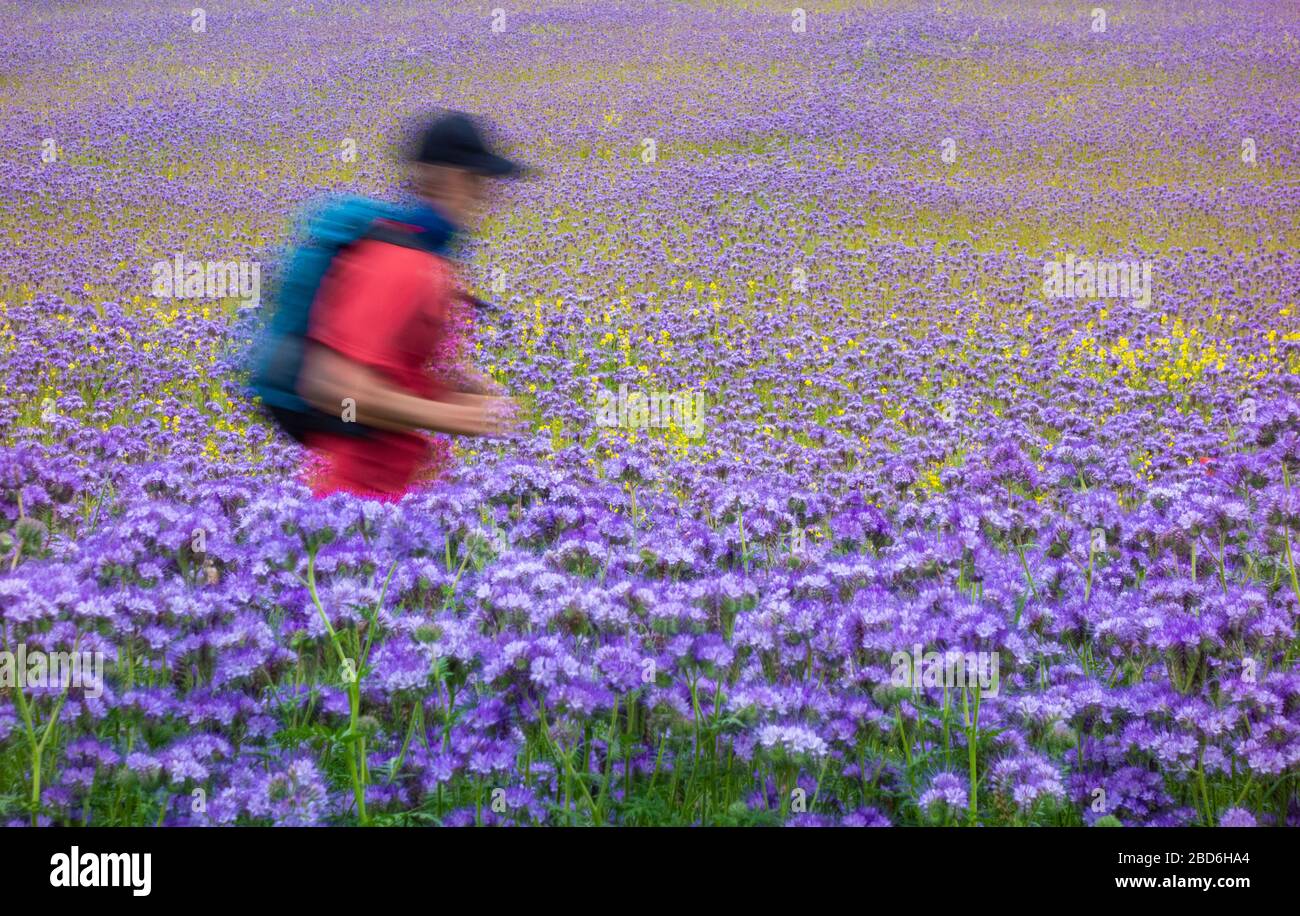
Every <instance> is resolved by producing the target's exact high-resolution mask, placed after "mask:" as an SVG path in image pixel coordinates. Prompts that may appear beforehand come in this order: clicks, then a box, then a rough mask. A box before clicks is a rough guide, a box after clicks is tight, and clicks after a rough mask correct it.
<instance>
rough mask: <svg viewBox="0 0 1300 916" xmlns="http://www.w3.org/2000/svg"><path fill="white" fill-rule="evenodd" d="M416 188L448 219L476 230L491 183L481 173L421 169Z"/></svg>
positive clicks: (437, 167)
mask: <svg viewBox="0 0 1300 916" xmlns="http://www.w3.org/2000/svg"><path fill="white" fill-rule="evenodd" d="M415 189H416V193H418V194H419V195H420V196H421V197H423V198H425V199H426V200H428V201H430V202H431V203H433V204H435V205H436V206H437V207H439V208H440V209H441V210H442V211H443V213H445V214H446V216H447V218H448V219H450V220H451V221H452V222H454V223H455V224H456V225H458V226H460V227H461V228H462V229H465V230H467V231H468V230H473V229H474V228H475V227H476V226H477V225H478V221H479V219H480V218H481V217H482V213H483V207H484V205H485V204H486V203H487V197H488V180H487V179H486V178H484V177H483V176H482V175H479V174H478V173H477V172H471V171H470V170H469V169H460V168H455V167H453V166H445V165H420V166H417V170H416V176H415Z"/></svg>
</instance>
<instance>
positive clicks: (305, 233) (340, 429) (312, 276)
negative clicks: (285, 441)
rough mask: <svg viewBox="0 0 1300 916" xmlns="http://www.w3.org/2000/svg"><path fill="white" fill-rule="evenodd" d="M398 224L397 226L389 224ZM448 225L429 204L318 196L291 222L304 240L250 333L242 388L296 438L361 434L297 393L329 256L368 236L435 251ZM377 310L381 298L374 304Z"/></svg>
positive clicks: (447, 235)
mask: <svg viewBox="0 0 1300 916" xmlns="http://www.w3.org/2000/svg"><path fill="white" fill-rule="evenodd" d="M395 223H397V224H402V225H394V224H395ZM454 232H455V227H453V226H452V224H451V223H449V222H448V221H447V220H446V219H445V218H444V217H443V216H442V215H441V214H439V213H438V212H437V211H435V210H433V209H432V208H430V207H427V206H422V205H416V206H399V205H396V204H389V203H384V202H382V201H377V200H371V199H369V198H365V197H357V196H338V197H330V198H326V199H325V200H324V201H323V202H322V203H318V204H317V205H316V206H314V207H312V208H310V209H309V210H308V212H307V214H306V217H305V218H304V219H303V221H302V223H301V225H300V228H299V235H298V237H299V238H302V239H305V241H304V242H303V243H302V244H301V245H300V246H299V247H298V248H297V249H296V250H295V251H294V252H293V254H292V255H291V257H290V259H289V262H288V268H287V270H286V271H285V273H284V277H283V280H282V282H281V284H280V287H279V289H278V291H277V292H276V294H275V311H274V313H273V314H272V316H271V318H270V320H269V321H268V322H267V323H266V324H264V325H263V327H262V328H261V330H260V332H259V333H258V334H257V335H256V337H255V338H254V342H253V346H252V348H251V349H250V351H249V354H248V356H247V366H248V369H249V390H250V393H251V394H254V395H256V396H257V397H258V398H260V399H261V403H262V409H263V411H264V412H265V413H266V414H267V416H268V417H270V419H271V420H273V421H274V422H275V423H276V425H277V426H279V427H280V428H281V429H282V430H284V431H285V432H286V433H288V434H289V435H290V436H292V437H293V438H294V439H295V440H296V441H298V442H302V441H303V440H304V439H305V437H306V436H307V434H308V433H312V432H327V433H337V434H342V435H347V436H364V435H367V434H369V432H370V430H369V429H368V428H367V427H365V426H363V425H362V424H360V423H347V422H344V420H343V419H342V417H341V415H339V414H329V413H325V412H324V411H321V410H318V409H316V408H315V407H313V406H312V405H311V404H308V403H307V402H306V401H305V400H303V398H302V397H301V396H300V395H299V394H298V377H299V375H300V374H301V372H302V363H303V355H304V352H305V349H306V337H307V330H308V326H309V324H310V322H311V310H312V305H313V303H314V302H315V300H316V293H317V290H318V289H319V287H320V284H321V281H322V280H323V279H324V278H325V274H326V272H327V271H328V270H329V267H330V264H331V263H332V262H333V260H334V257H335V256H336V255H337V254H338V253H339V252H341V251H342V250H343V249H344V248H346V247H347V246H349V245H351V244H353V243H355V242H358V241H360V240H362V239H376V240H379V241H384V242H388V243H391V244H394V245H401V246H403V247H406V248H416V249H420V250H423V251H427V252H429V253H430V254H434V255H439V256H442V255H444V254H445V253H446V251H447V247H448V245H449V243H450V242H451V240H452V236H453V235H454ZM375 305H376V308H382V307H383V303H376V304H375Z"/></svg>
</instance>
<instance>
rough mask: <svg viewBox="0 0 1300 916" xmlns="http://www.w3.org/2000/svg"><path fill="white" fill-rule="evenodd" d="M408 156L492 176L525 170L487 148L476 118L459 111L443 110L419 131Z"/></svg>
mask: <svg viewBox="0 0 1300 916" xmlns="http://www.w3.org/2000/svg"><path fill="white" fill-rule="evenodd" d="M409 158H410V159H411V160H412V161H414V162H421V163H428V164H430V165H450V166H456V167H458V168H462V169H469V170H471V171H474V172H478V173H479V174H480V175H489V176H493V177H505V176H517V175H521V174H523V173H524V171H525V170H524V168H523V166H521V165H520V164H519V163H517V162H514V161H512V160H510V159H507V158H505V157H504V156H498V155H497V154H496V153H494V152H492V151H491V150H490V149H488V145H487V143H486V141H485V140H484V138H483V134H482V132H481V131H480V130H479V129H478V127H477V126H476V125H475V124H474V120H473V118H471V117H470V116H469V115H467V114H465V113H464V112H460V111H446V112H442V113H441V114H439V115H437V116H436V117H435V118H434V119H433V120H432V121H431V122H429V123H428V124H427V126H425V127H424V129H423V130H421V131H419V132H418V134H417V136H416V140H415V143H414V144H413V146H412V149H411V153H410V156H409Z"/></svg>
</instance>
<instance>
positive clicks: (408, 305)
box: [307, 239, 455, 499]
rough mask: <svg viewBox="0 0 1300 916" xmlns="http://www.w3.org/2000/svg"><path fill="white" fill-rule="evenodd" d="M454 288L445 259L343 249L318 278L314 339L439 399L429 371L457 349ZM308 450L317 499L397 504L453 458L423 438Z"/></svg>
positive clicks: (379, 437) (399, 436) (387, 436)
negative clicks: (332, 496) (333, 496)
mask: <svg viewBox="0 0 1300 916" xmlns="http://www.w3.org/2000/svg"><path fill="white" fill-rule="evenodd" d="M454 289H455V281H454V277H453V276H452V271H451V269H450V266H449V265H448V264H447V262H446V261H444V260H442V259H441V258H437V257H434V256H432V255H430V254H428V253H427V252H424V251H419V250H416V249H413V248H403V247H401V246H399V245H392V244H389V243H387V242H382V241H378V240H374V239H365V240H362V241H360V242H357V243H356V244H354V245H351V246H349V247H348V248H346V249H344V250H343V251H342V252H340V253H339V254H338V255H337V256H336V257H335V258H334V261H333V263H332V264H331V265H330V268H329V270H328V272H327V273H326V274H325V277H324V279H323V280H322V281H321V285H320V289H319V290H318V292H317V294H316V302H315V303H314V304H313V305H312V310H311V322H310V325H309V327H308V331H307V339H308V340H312V341H315V342H316V343H319V344H323V345H324V346H327V347H329V348H330V349H332V350H335V351H336V352H338V353H339V354H341V355H343V356H345V357H347V358H348V359H351V360H354V361H356V362H358V363H361V364H363V365H365V366H367V367H369V368H370V369H372V370H374V371H375V372H377V373H379V374H380V375H382V376H383V377H384V378H385V379H387V380H388V381H389V382H391V383H392V384H393V386H394V387H396V388H400V389H402V390H403V391H407V392H410V393H411V394H414V395H417V396H419V397H422V398H435V397H437V395H438V394H439V393H440V392H442V391H444V390H445V389H444V388H443V387H442V386H441V385H440V384H439V383H438V381H437V379H436V377H435V376H434V375H433V374H432V373H431V372H430V368H429V367H430V363H431V362H434V361H437V362H441V361H442V359H440V357H441V358H444V359H445V358H446V357H448V356H450V355H451V351H452V350H454V339H452V334H451V333H450V329H451V304H452V299H453V290H454ZM307 445H308V447H309V448H311V450H312V451H313V453H314V455H315V458H316V462H315V463H316V467H315V468H312V469H311V471H310V476H311V478H312V479H311V481H310V483H311V487H312V490H313V491H314V492H315V493H316V495H317V496H323V495H325V494H328V493H333V492H335V491H338V490H347V491H348V492H351V493H356V494H357V495H359V496H368V497H372V498H378V499H398V498H400V497H401V496H402V494H403V493H405V492H406V491H407V489H408V488H409V487H410V485H411V484H412V482H413V481H414V480H415V479H416V477H417V476H426V477H428V476H436V474H437V473H438V472H439V471H440V470H441V467H430V465H431V463H432V462H434V459H435V457H436V456H437V457H443V458H445V455H446V451H447V449H446V448H445V446H444V447H443V448H441V449H437V450H435V449H433V448H431V443H430V440H429V438H428V437H426V436H425V435H423V434H420V433H415V432H410V433H399V432H390V431H387V430H371V431H370V434H369V435H368V436H339V435H333V434H327V433H317V434H313V435H310V436H308V438H307ZM439 453H441V455H439ZM421 471H424V472H425V473H424V474H423V475H421Z"/></svg>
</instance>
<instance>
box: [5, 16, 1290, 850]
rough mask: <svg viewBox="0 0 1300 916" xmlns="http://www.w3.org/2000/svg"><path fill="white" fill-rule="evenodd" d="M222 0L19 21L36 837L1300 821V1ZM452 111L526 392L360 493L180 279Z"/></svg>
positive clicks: (12, 658)
mask: <svg viewBox="0 0 1300 916" xmlns="http://www.w3.org/2000/svg"><path fill="white" fill-rule="evenodd" d="M190 6H191V5H190V4H184V5H169V4H158V3H155V2H150V0H112V2H104V3H100V4H93V5H88V6H82V5H74V4H35V3H32V4H29V3H25V2H8V3H6V2H0V19H3V20H4V21H5V22H6V27H5V31H4V35H3V37H0V200H2V201H3V208H0V241H3V242H4V244H2V245H0V636H2V637H3V644H0V649H2V650H3V651H4V653H6V655H5V656H4V657H5V658H7V659H8V660H9V662H10V665H9V677H10V679H9V681H8V683H6V682H5V680H4V672H5V670H6V668H5V663H4V662H0V823H6V824H13V825H25V824H40V825H46V824H55V825H80V824H88V825H155V824H162V825H230V824H253V825H342V824H348V825H351V824H367V825H475V824H480V825H591V824H616V825H782V824H784V825H792V826H820V825H835V826H889V825H953V826H965V825H974V826H987V825H1060V826H1071V825H1073V826H1079V825H1087V826H1091V825H1094V824H1099V823H1100V824H1101V825H1109V826H1116V825H1123V826H1145V825H1157V826H1158V825H1207V826H1217V825H1227V826H1255V825H1258V826H1297V825H1300V579H1298V578H1297V575H1298V573H1297V557H1296V553H1297V552H1300V405H1298V404H1297V394H1298V393H1300V316H1298V315H1297V310H1298V309H1300V300H1298V299H1297V295H1296V291H1297V289H1298V288H1300V221H1298V219H1297V215H1298V214H1300V7H1298V6H1297V5H1296V4H1294V3H1292V2H1289V0H1237V2H1207V3H1201V4H1195V5H1191V6H1189V5H1186V4H1176V3H1163V2H1136V0H1132V2H1115V3H1108V4H1106V6H1105V8H1104V12H1103V14H1102V17H1101V19H1100V26H1101V27H1100V28H1098V24H1099V20H1098V18H1097V16H1096V11H1093V13H1092V15H1089V10H1088V9H1087V8H1085V7H1086V5H1084V6H1078V7H1077V8H1076V5H1073V4H1063V3H1055V2H1024V3H1018V2H1012V0H1004V2H993V0H986V2H958V0H953V2H950V3H934V2H924V3H922V2H880V0H877V2H867V0H863V2H858V3H853V2H825V3H819V2H808V3H806V4H805V5H804V7H803V9H802V10H799V11H792V7H790V6H786V5H779V4H774V3H766V2H757V0H755V2H751V3H723V2H716V3H711V2H678V3H670V2H661V3H640V2H633V3H622V4H617V5H615V4H607V3H549V2H541V3H536V4H532V3H530V4H520V5H519V6H518V8H517V9H516V8H512V7H504V8H503V11H502V13H501V15H500V16H498V15H497V14H496V13H494V12H492V10H491V9H489V8H488V7H489V6H490V5H488V6H483V5H478V4H471V3H460V2H455V3H449V4H441V3H440V4H428V3H424V2H417V0H391V2H372V3H370V4H368V6H362V5H360V4H355V3H351V2H342V0H339V2H330V0H295V2H294V3H293V4H292V5H290V4H287V3H286V4H279V3H263V2H256V0H222V2H217V0H212V2H211V3H207V4H205V5H204V7H203V13H204V15H203V17H202V21H201V22H200V21H199V20H198V19H196V18H195V17H194V16H193V15H192V14H191V12H190V9H189V8H190ZM173 7H174V8H173ZM799 13H802V14H803V18H802V19H801V18H800V16H799ZM199 25H201V26H202V28H201V29H200V28H198V26H199ZM439 105H449V106H452V107H454V108H458V109H463V110H465V111H470V112H474V113H476V114H481V115H483V116H484V117H485V118H486V119H487V120H488V121H490V122H491V123H492V124H493V125H494V126H495V127H496V128H497V130H498V131H499V133H500V136H501V138H502V140H503V142H504V143H505V145H506V147H507V149H508V151H509V152H510V154H511V155H512V156H516V157H518V158H519V159H521V160H523V161H524V162H527V163H529V164H530V165H533V166H535V167H536V168H537V169H538V170H539V174H538V176H537V177H536V178H534V179H533V180H530V181H525V182H519V183H513V184H510V185H507V186H503V187H502V188H501V192H502V194H501V198H500V201H499V203H498V205H497V206H496V207H495V208H494V209H493V211H492V213H491V215H490V218H489V220H488V221H487V223H486V225H485V226H484V227H483V231H482V232H481V233H480V234H479V236H478V237H477V238H475V239H473V240H472V241H471V242H469V243H468V244H467V246H466V247H465V249H464V251H463V253H462V259H463V274H464V277H465V279H466V282H467V283H469V284H470V285H472V286H473V287H474V288H475V289H476V290H477V291H478V293H479V295H481V296H482V297H483V298H484V299H487V300H490V302H491V303H492V304H491V306H490V308H489V309H488V310H487V311H486V312H485V313H484V314H483V315H481V316H480V319H479V322H478V326H477V329H476V332H475V338H474V343H473V349H474V353H475V359H476V361H477V363H478V364H479V365H480V366H481V367H482V368H483V369H484V370H486V371H488V372H490V373H491V375H492V376H493V377H494V378H495V379H496V380H497V381H498V382H500V383H501V384H502V385H503V386H505V388H506V389H507V390H508V391H509V392H510V394H511V395H512V396H514V397H515V398H516V399H518V401H519V402H520V403H521V404H522V405H523V407H524V410H525V415H526V417H527V429H526V432H525V433H524V434H523V435H521V436H519V437H517V438H511V439H502V440H488V439H482V440H457V441H456V442H455V443H454V444H451V445H449V446H448V447H449V448H451V449H452V450H453V454H454V462H453V464H454V469H453V471H451V472H450V473H449V475H448V476H447V477H446V478H445V479H443V480H440V481H438V482H436V483H433V484H431V485H429V486H427V487H426V488H424V489H422V490H421V491H420V492H418V493H415V494H412V495H409V496H408V497H406V498H405V499H404V500H402V501H401V502H399V503H391V504H390V503H380V502H373V501H366V500H360V499H357V498H355V497H353V496H350V495H346V494H340V495H334V496H330V497H328V498H325V499H314V498H312V496H311V493H310V491H309V490H308V488H307V486H306V485H305V484H304V478H303V469H302V468H303V457H302V454H301V452H300V451H299V450H298V449H297V448H296V447H295V446H293V445H292V444H291V443H289V442H288V440H287V439H283V438H279V437H277V434H275V433H274V432H273V430H272V428H271V426H270V424H269V423H268V422H267V421H266V420H265V419H263V417H262V415H261V413H260V412H259V411H258V409H257V407H256V405H255V404H254V403H252V402H251V401H250V400H249V398H248V397H247V395H246V393H245V390H244V384H243V380H242V378H241V376H240V373H239V365H240V363H239V360H240V353H241V351H242V349H243V347H244V346H245V343H246V340H247V338H248V335H249V333H250V327H251V321H252V317H251V316H252V315H253V313H254V312H255V311H256V310H255V309H251V308H248V307H246V305H245V304H244V303H241V302H240V301H239V300H238V299H237V298H235V297H232V296H224V297H223V296H208V295H200V296H196V297H192V298H180V297H173V298H165V297H160V296H158V295H156V294H155V293H156V289H155V287H154V286H153V282H152V281H153V278H152V275H151V268H152V266H153V265H155V264H156V263H157V262H160V261H170V260H172V259H173V258H174V257H176V256H177V255H178V254H182V255H183V256H184V257H186V258H189V259H195V260H200V261H206V260H215V261H241V262H255V263H257V264H260V265H261V266H262V274H263V276H264V277H265V278H266V286H265V294H264V295H263V300H264V304H270V303H272V302H273V292H272V290H273V278H274V273H275V269H276V267H277V266H278V265H279V263H280V259H281V257H282V255H283V253H284V251H285V246H286V244H287V243H288V240H289V235H290V230H291V227H292V220H293V218H294V216H295V214H296V213H297V212H298V211H299V208H300V207H301V206H302V205H303V204H304V203H306V202H307V201H309V200H311V199H313V198H315V197H316V196H318V195H320V194H321V193H322V192H327V191H350V192H357V193H364V194H375V195H386V194H388V193H389V192H390V191H391V189H393V188H394V187H396V185H397V183H398V182H399V180H400V175H399V171H398V169H397V166H396V164H395V163H394V161H393V155H392V153H393V150H392V141H393V137H394V132H395V129H396V128H397V126H398V125H399V124H400V122H401V121H402V120H403V119H404V118H406V117H408V116H410V115H412V114H415V113H418V112H420V111H424V110H428V109H429V108H432V107H435V106H439ZM347 151H352V152H353V153H354V154H353V155H345V153H346V152H347ZM1061 264H1065V265H1066V266H1065V268H1064V269H1065V271H1066V272H1068V273H1069V274H1070V275H1071V277H1073V276H1076V274H1074V268H1075V266H1076V265H1078V264H1086V265H1087V268H1086V269H1087V271H1088V273H1089V277H1090V279H1089V280H1088V282H1087V283H1086V284H1084V283H1083V282H1082V281H1081V282H1080V283H1079V284H1077V285H1076V284H1074V283H1069V284H1067V285H1065V286H1063V287H1059V288H1057V287H1053V286H1052V285H1051V284H1049V283H1046V282H1045V278H1046V277H1048V276H1050V274H1051V271H1052V270H1053V269H1056V268H1055V267H1053V265H1056V266H1057V267H1059V265H1061ZM1108 264H1111V265H1114V264H1119V265H1128V264H1135V265H1136V264H1141V265H1144V267H1145V268H1146V270H1147V271H1148V273H1147V274H1146V275H1147V276H1149V282H1148V283H1147V285H1146V290H1145V292H1146V295H1138V294H1136V289H1137V287H1138V286H1139V285H1140V284H1139V275H1140V273H1141V272H1139V271H1136V270H1135V271H1134V272H1133V274H1132V277H1131V278H1130V277H1129V275H1128V274H1124V279H1125V280H1126V281H1127V280H1129V279H1131V280H1132V284H1131V285H1130V284H1129V283H1127V282H1126V283H1125V284H1124V285H1123V287H1122V288H1123V289H1128V291H1129V293H1130V294H1129V295H1127V296H1125V295H1122V294H1120V295H1100V294H1098V293H1097V291H1098V289H1102V288H1103V287H1104V284H1103V283H1102V281H1101V277H1102V275H1103V274H1105V272H1106V267H1105V265H1108ZM1094 268H1095V270H1094ZM1079 276H1081V274H1079ZM1094 278H1095V279H1096V284H1094V282H1093V279H1094ZM1112 279H1113V276H1112ZM1109 292H1110V293H1114V292H1115V289H1114V288H1111V289H1110V290H1109ZM620 389H623V390H625V391H632V392H671V393H681V394H683V395H689V396H690V398H697V397H698V400H697V401H695V402H694V403H700V404H702V405H703V407H702V411H701V416H700V419H702V424H701V426H700V428H698V429H687V428H684V425H683V424H682V423H679V422H676V421H675V420H674V419H673V417H672V416H671V415H669V416H668V418H667V420H666V421H665V422H663V423H653V422H650V423H647V422H644V420H645V417H644V415H643V416H642V417H641V421H642V422H637V417H636V411H635V409H633V410H622V409H621V410H620V411H619V412H618V415H617V417H616V418H615V419H614V421H613V422H599V420H598V411H597V407H598V404H608V403H610V395H609V393H610V392H614V393H618V392H619V391H620ZM615 397H616V398H617V397H619V396H618V395H617V394H616V395H615ZM20 650H21V651H22V652H23V653H25V654H26V655H37V656H41V657H45V656H49V655H52V654H54V653H89V654H94V655H96V656H97V657H98V658H100V659H101V660H102V663H103V677H102V683H99V684H97V685H95V687H94V689H92V688H91V687H88V686H86V685H67V684H60V683H59V682H58V681H57V680H52V681H49V682H47V683H44V684H28V685H26V686H22V685H19V684H17V681H16V678H17V676H18V675H19V674H20V673H22V672H24V671H25V672H26V673H27V674H28V675H30V674H31V672H30V670H28V669H25V668H23V666H21V665H17V664H16V660H17V653H18V652H19V651H20ZM42 653H44V655H43V656H42V655H41V654H42ZM949 653H952V654H949ZM958 654H959V655H960V656H961V658H963V659H964V660H967V661H969V662H972V663H973V662H975V661H978V662H979V669H980V670H979V674H980V677H966V678H961V677H958V678H955V679H954V678H953V677H951V675H952V674H953V673H954V672H953V671H952V666H951V665H949V666H948V667H947V669H946V670H936V668H935V667H934V666H933V665H932V664H931V662H933V660H934V659H935V658H936V657H937V658H938V659H939V660H940V661H941V662H942V661H944V660H951V659H952V658H953V657H954V656H955V655H958ZM990 665H991V671H990V670H989V669H990ZM942 667H943V666H942V665H941V666H940V668H942ZM900 672H901V676H900ZM966 673H967V674H972V673H973V672H972V671H967V672H966ZM990 674H992V675H994V676H993V677H988V676H986V675H990ZM918 675H919V676H918Z"/></svg>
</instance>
